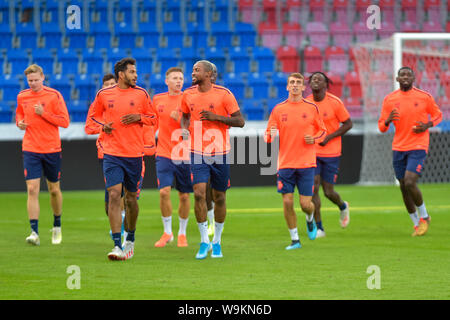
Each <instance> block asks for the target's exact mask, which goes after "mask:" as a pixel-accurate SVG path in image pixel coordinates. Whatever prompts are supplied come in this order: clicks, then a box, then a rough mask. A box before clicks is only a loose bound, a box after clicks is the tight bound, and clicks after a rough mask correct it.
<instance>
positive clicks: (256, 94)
mask: <svg viewBox="0 0 450 320" xmlns="http://www.w3.org/2000/svg"><path fill="white" fill-rule="evenodd" d="M248 86H249V87H250V88H251V89H252V92H253V95H252V97H253V98H254V99H267V98H269V81H268V79H267V77H266V76H264V74H262V73H256V72H255V73H251V74H250V75H249V76H248Z"/></svg>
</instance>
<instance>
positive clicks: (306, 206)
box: [300, 199, 313, 212]
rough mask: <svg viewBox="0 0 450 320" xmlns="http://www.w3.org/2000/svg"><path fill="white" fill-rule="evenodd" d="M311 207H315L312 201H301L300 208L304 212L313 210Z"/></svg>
mask: <svg viewBox="0 0 450 320" xmlns="http://www.w3.org/2000/svg"><path fill="white" fill-rule="evenodd" d="M311 206H313V203H312V202H311V200H310V199H308V200H303V199H301V200H300V207H301V208H302V211H303V212H307V211H310V210H311Z"/></svg>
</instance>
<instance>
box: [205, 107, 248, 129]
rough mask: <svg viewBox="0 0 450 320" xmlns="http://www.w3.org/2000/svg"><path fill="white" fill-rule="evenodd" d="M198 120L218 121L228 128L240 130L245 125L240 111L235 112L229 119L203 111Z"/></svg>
mask: <svg viewBox="0 0 450 320" xmlns="http://www.w3.org/2000/svg"><path fill="white" fill-rule="evenodd" d="M200 114H201V116H200V120H201V121H205V120H208V121H218V122H221V123H223V124H226V125H227V126H230V127H239V128H242V127H244V125H245V120H244V117H243V116H242V114H241V111H236V112H234V113H232V114H231V115H230V116H229V117H225V116H221V115H218V114H215V113H214V112H211V111H207V110H203V111H201V112H200Z"/></svg>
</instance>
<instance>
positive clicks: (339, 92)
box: [327, 72, 344, 98]
mask: <svg viewBox="0 0 450 320" xmlns="http://www.w3.org/2000/svg"><path fill="white" fill-rule="evenodd" d="M327 77H328V78H329V79H330V80H331V82H333V83H332V84H330V88H329V89H328V91H329V92H331V93H332V94H334V95H335V96H337V97H340V98H342V97H343V93H344V90H343V89H344V83H343V81H342V77H341V76H340V75H338V74H336V73H333V72H327Z"/></svg>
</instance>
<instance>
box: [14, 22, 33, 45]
mask: <svg viewBox="0 0 450 320" xmlns="http://www.w3.org/2000/svg"><path fill="white" fill-rule="evenodd" d="M16 36H17V37H19V39H20V48H22V49H25V48H31V49H34V48H36V47H37V32H36V28H35V27H34V25H33V23H32V22H26V23H18V24H16Z"/></svg>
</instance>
